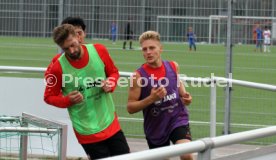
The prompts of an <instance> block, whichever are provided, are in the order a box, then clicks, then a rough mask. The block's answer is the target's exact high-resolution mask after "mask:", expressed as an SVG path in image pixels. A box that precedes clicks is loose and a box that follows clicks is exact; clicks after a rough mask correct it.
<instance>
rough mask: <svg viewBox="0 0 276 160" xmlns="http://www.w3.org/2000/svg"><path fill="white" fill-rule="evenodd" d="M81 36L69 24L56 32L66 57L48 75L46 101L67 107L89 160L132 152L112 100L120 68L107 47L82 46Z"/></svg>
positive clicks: (55, 38)
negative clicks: (115, 63)
mask: <svg viewBox="0 0 276 160" xmlns="http://www.w3.org/2000/svg"><path fill="white" fill-rule="evenodd" d="M78 36H79V35H78V34H77V33H76V32H75V28H74V26H72V25H70V24H63V25H60V26H58V27H56V28H55V29H54V31H53V39H54V41H55V43H56V44H58V45H59V47H61V49H62V50H63V51H64V54H62V55H61V56H60V57H59V58H58V60H57V61H56V62H55V63H54V64H53V66H52V68H51V70H50V71H49V74H47V75H46V76H45V79H46V83H47V85H46V88H45V93H44V101H45V102H46V103H48V104H50V105H53V106H56V107H58V108H67V110H68V113H69V115H70V119H71V121H72V125H73V129H74V132H75V135H76V137H77V139H78V141H79V143H80V144H81V145H82V147H83V148H84V150H85V152H86V153H87V155H88V157H89V158H90V159H99V158H104V157H109V156H115V155H121V154H125V153H129V146H128V144H127V142H126V138H125V136H124V133H123V132H122V130H121V127H120V124H119V121H118V118H117V115H116V112H115V108H114V103H113V99H112V97H111V92H113V91H114V89H115V87H116V83H117V80H118V78H119V72H118V69H117V68H116V66H115V65H114V63H113V61H112V59H111V58H110V56H109V53H108V51H107V49H106V48H105V46H103V45H101V44H94V45H93V44H86V45H81V44H80V42H79V37H78ZM61 91H62V94H60V92H61Z"/></svg>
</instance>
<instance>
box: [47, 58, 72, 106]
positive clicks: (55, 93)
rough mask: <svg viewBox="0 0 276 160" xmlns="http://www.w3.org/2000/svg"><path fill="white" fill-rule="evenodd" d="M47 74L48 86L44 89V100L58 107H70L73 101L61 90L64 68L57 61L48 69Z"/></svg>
mask: <svg viewBox="0 0 276 160" xmlns="http://www.w3.org/2000/svg"><path fill="white" fill-rule="evenodd" d="M47 72H48V73H47V74H46V75H45V82H46V87H45V91H44V101H45V102H46V103H47V104H49V105H53V106H55V107H58V108H68V107H70V106H71V102H70V100H69V98H68V97H67V96H64V95H63V94H62V91H61V87H62V69H61V66H60V63H59V62H58V61H57V62H56V63H54V64H53V65H52V66H51V68H50V69H49V70H48V71H47Z"/></svg>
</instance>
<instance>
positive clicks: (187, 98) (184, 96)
mask: <svg viewBox="0 0 276 160" xmlns="http://www.w3.org/2000/svg"><path fill="white" fill-rule="evenodd" d="M174 64H175V66H176V72H177V75H178V73H179V67H178V64H177V63H176V62H174ZM177 79H178V81H179V87H178V91H179V96H180V99H181V101H182V102H183V103H184V104H185V105H189V104H190V103H192V96H191V95H190V93H189V92H187V91H186V88H185V86H184V85H183V82H182V81H181V80H180V79H179V77H178V76H177Z"/></svg>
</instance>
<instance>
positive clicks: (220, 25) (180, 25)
mask: <svg viewBox="0 0 276 160" xmlns="http://www.w3.org/2000/svg"><path fill="white" fill-rule="evenodd" d="M227 20H228V19H227V16H221V15H211V16H208V17H193V16H157V25H156V26H157V31H158V32H159V33H160V34H161V36H162V38H163V40H165V41H173V42H183V41H187V37H186V34H187V30H188V27H192V28H193V31H194V32H195V34H196V37H197V42H201V43H209V44H212V43H217V44H220V43H226V39H227ZM257 25H260V27H261V28H262V29H263V28H264V26H268V27H269V28H270V30H271V31H272V38H276V18H275V17H250V16H233V19H232V40H233V43H239V44H255V40H256V35H255V32H254V30H255V28H256V27H257Z"/></svg>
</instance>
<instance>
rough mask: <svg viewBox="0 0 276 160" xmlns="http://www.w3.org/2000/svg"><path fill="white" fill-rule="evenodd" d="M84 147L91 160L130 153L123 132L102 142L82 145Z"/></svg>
mask: <svg viewBox="0 0 276 160" xmlns="http://www.w3.org/2000/svg"><path fill="white" fill-rule="evenodd" d="M82 147H83V149H84V151H85V152H86V154H87V156H88V157H89V158H90V159H99V158H105V157H110V156H116V155H121V154H126V153H129V152H130V150H129V146H128V144H127V141H126V138H125V136H124V133H123V132H122V131H119V132H117V133H116V134H115V135H113V136H112V137H110V138H108V139H106V140H104V141H101V142H96V143H89V144H82Z"/></svg>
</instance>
